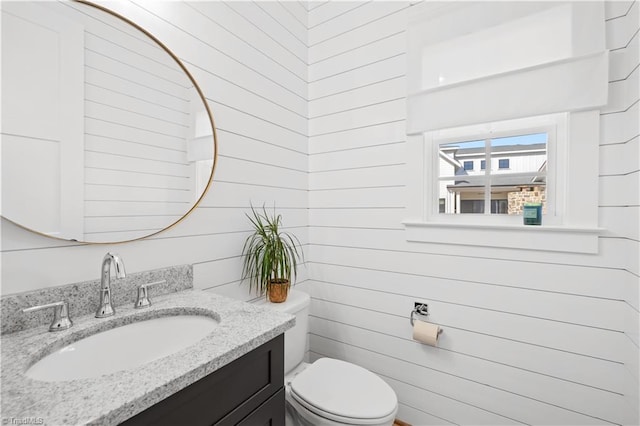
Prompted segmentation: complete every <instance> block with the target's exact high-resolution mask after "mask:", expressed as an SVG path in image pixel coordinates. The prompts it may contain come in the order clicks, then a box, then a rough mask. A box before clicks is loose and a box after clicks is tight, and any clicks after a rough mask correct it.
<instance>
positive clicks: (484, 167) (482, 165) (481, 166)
mask: <svg viewBox="0 0 640 426" xmlns="http://www.w3.org/2000/svg"><path fill="white" fill-rule="evenodd" d="M486 168H487V162H486V161H485V160H480V170H484V169H486Z"/></svg>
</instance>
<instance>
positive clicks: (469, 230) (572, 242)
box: [403, 221, 604, 254]
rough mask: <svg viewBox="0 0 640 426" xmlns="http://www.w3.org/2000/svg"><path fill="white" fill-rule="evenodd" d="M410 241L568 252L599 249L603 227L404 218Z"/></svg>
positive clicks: (591, 251) (592, 251)
mask: <svg viewBox="0 0 640 426" xmlns="http://www.w3.org/2000/svg"><path fill="white" fill-rule="evenodd" d="M403 224H404V226H405V230H406V236H407V241H413V242H425V243H436V244H454V245H468V246H480V247H498V248H510V249H520V250H538V251H556V252H568V253H587V254H597V253H598V235H599V234H600V233H601V232H603V231H604V230H603V229H602V228H580V227H571V226H552V225H546V226H545V225H541V226H533V225H496V224H468V223H442V222H437V223H435V222H433V223H427V222H412V221H405V222H403Z"/></svg>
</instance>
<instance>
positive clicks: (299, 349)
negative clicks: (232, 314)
mask: <svg viewBox="0 0 640 426" xmlns="http://www.w3.org/2000/svg"><path fill="white" fill-rule="evenodd" d="M310 301H311V298H310V297H309V295H308V294H307V293H305V292H302V291H297V290H289V296H288V297H287V300H286V301H285V302H282V303H270V302H269V301H267V300H264V299H261V300H260V301H258V302H256V303H258V304H260V305H262V306H265V307H268V308H271V309H276V310H279V311H282V312H286V313H288V314H291V315H295V317H296V325H294V326H293V327H292V328H290V329H289V330H287V331H286V332H285V333H284V372H285V374H287V373H288V372H290V371H291V370H293V368H294V367H296V366H297V365H298V364H300V363H301V362H302V361H303V360H304V354H305V352H306V350H307V331H309V303H310Z"/></svg>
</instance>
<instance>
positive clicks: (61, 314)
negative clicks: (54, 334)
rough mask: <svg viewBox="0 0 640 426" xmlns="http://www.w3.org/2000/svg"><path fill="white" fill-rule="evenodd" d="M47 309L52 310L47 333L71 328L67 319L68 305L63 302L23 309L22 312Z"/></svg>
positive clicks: (70, 323) (71, 323) (69, 319)
mask: <svg viewBox="0 0 640 426" xmlns="http://www.w3.org/2000/svg"><path fill="white" fill-rule="evenodd" d="M49 308H53V321H51V324H50V325H49V331H61V330H66V329H68V328H71V326H72V325H73V322H72V321H71V318H69V305H68V304H67V302H64V301H61V302H54V303H49V304H46V305H38V306H32V307H30V308H26V309H23V310H22V312H24V313H28V312H35V311H41V310H43V309H49Z"/></svg>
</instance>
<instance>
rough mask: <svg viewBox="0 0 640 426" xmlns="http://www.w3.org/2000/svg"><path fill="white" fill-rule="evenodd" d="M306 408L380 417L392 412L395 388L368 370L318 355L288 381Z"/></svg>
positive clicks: (348, 415)
mask: <svg viewBox="0 0 640 426" xmlns="http://www.w3.org/2000/svg"><path fill="white" fill-rule="evenodd" d="M290 386H291V392H292V393H294V394H295V396H296V397H297V398H298V399H299V400H303V401H304V402H305V403H306V404H304V405H306V406H307V407H308V408H311V407H314V409H315V410H319V411H320V412H323V413H327V414H329V415H333V416H338V417H342V418H352V419H380V418H385V417H387V416H389V415H390V414H392V413H394V412H395V410H396V407H397V405H398V399H397V397H396V394H395V392H394V391H393V389H391V386H389V385H388V384H387V383H386V382H385V381H384V380H382V379H381V378H380V377H379V376H378V375H376V374H374V373H372V372H371V371H369V370H367V369H365V368H363V367H360V366H358V365H355V364H351V363H349V362H345V361H341V360H337V359H333V358H320V359H318V360H317V361H315V362H314V363H313V364H311V365H310V366H309V367H307V368H306V369H305V370H303V371H302V372H300V373H299V374H298V375H297V376H296V377H295V379H293V380H292V381H291V383H290Z"/></svg>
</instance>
